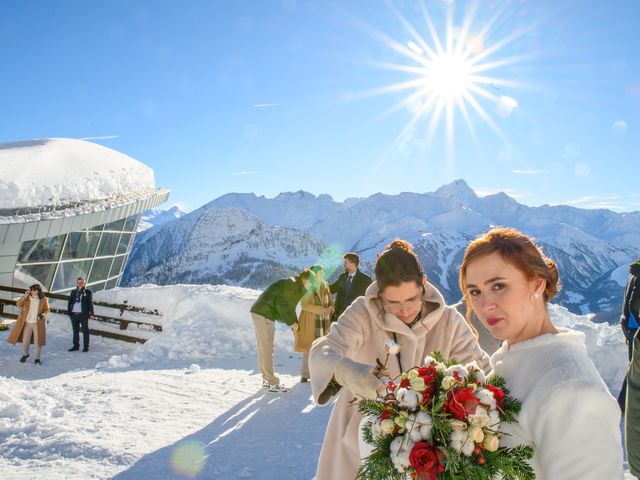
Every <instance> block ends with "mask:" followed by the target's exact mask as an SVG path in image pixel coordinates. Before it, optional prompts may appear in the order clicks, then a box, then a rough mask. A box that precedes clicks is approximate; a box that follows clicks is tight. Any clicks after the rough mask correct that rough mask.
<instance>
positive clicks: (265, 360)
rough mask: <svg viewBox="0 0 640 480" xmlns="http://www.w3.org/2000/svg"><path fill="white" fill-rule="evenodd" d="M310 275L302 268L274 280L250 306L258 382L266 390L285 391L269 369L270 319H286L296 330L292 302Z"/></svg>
mask: <svg viewBox="0 0 640 480" xmlns="http://www.w3.org/2000/svg"><path fill="white" fill-rule="evenodd" d="M314 279H315V275H314V274H313V272H312V271H311V270H309V269H305V270H303V271H302V272H301V273H300V275H298V276H297V277H290V278H284V279H282V280H278V281H277V282H275V283H272V284H271V285H269V287H268V288H267V289H266V290H265V291H264V292H262V294H261V295H260V296H259V297H258V299H257V300H256V301H255V303H254V304H253V306H252V307H251V318H252V319H253V326H254V328H255V330H256V346H257V350H258V366H259V367H260V372H262V386H263V387H264V388H267V389H268V390H269V391H270V392H283V391H285V388H284V387H283V386H282V385H281V384H280V379H279V378H278V377H276V375H275V374H274V372H273V339H274V337H275V332H276V326H275V323H274V322H282V323H286V324H287V325H289V327H291V330H292V331H293V332H296V331H297V330H298V317H297V316H296V306H297V305H298V302H299V301H300V299H301V298H302V296H303V295H304V294H305V292H306V291H307V290H308V289H309V287H310V286H311V285H312V284H313V281H314Z"/></svg>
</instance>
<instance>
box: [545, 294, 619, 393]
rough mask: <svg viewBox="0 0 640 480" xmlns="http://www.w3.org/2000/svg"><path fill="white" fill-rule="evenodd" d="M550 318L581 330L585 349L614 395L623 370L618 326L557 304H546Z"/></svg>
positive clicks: (560, 324) (556, 323)
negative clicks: (601, 321)
mask: <svg viewBox="0 0 640 480" xmlns="http://www.w3.org/2000/svg"><path fill="white" fill-rule="evenodd" d="M549 314H550V316H551V321H552V322H553V323H554V325H556V326H558V327H568V328H572V329H574V330H578V331H580V332H583V333H584V334H585V337H586V344H587V352H589V357H590V358H591V360H592V361H593V363H594V365H595V366H596V368H597V369H598V372H600V376H601V377H602V378H603V379H604V381H605V383H606V384H607V386H608V387H609V390H610V391H611V393H612V394H613V395H617V394H618V392H619V391H620V387H621V386H622V379H623V377H624V375H625V373H626V371H627V367H628V362H627V359H628V358H629V357H628V350H627V346H626V345H625V343H624V337H623V335H622V331H621V330H620V327H618V326H617V325H615V326H613V325H609V324H608V323H594V322H592V321H591V318H592V317H593V315H592V314H588V315H576V314H574V313H571V312H570V311H569V310H567V309H566V308H564V307H561V306H559V305H549Z"/></svg>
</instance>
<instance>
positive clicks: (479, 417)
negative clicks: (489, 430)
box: [467, 408, 491, 428]
mask: <svg viewBox="0 0 640 480" xmlns="http://www.w3.org/2000/svg"><path fill="white" fill-rule="evenodd" d="M467 419H468V421H469V424H471V425H474V426H477V427H481V428H482V427H488V426H489V423H490V422H491V419H490V418H489V415H488V414H487V411H486V410H485V409H484V408H476V413H474V414H472V415H469V416H468V417H467Z"/></svg>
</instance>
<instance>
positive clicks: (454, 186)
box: [434, 178, 478, 199]
mask: <svg viewBox="0 0 640 480" xmlns="http://www.w3.org/2000/svg"><path fill="white" fill-rule="evenodd" d="M434 193H435V194H436V195H442V196H446V197H456V198H459V199H469V198H472V199H475V198H478V196H477V195H476V192H474V191H473V189H472V188H471V187H470V186H469V184H467V182H465V181H464V180H462V179H461V178H459V179H457V180H454V181H453V182H451V183H448V184H447V185H443V186H442V187H440V188H439V189H437V190H436V191H435V192H434Z"/></svg>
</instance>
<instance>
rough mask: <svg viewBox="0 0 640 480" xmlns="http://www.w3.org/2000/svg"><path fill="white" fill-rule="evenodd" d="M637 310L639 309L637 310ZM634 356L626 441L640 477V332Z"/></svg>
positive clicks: (633, 467)
mask: <svg viewBox="0 0 640 480" xmlns="http://www.w3.org/2000/svg"><path fill="white" fill-rule="evenodd" d="M636 311H637V310H636ZM631 345H632V357H631V366H630V367H629V373H628V374H627V378H628V380H627V381H628V385H629V386H628V388H627V410H626V412H625V417H624V441H625V444H626V447H627V461H628V462H629V470H631V474H632V475H635V477H636V478H640V333H638V331H637V330H636V336H635V337H634V338H633V340H632V341H631Z"/></svg>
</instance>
